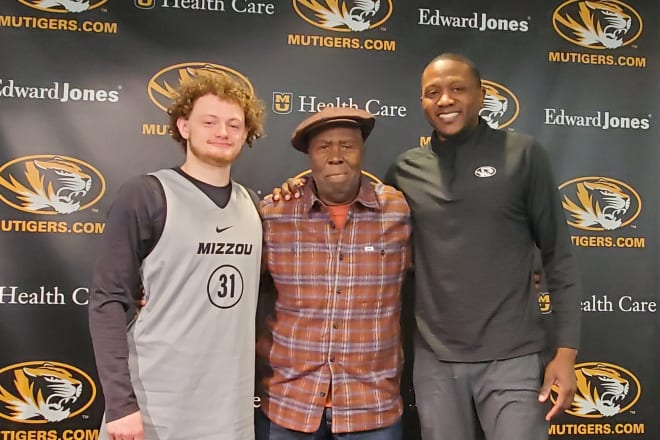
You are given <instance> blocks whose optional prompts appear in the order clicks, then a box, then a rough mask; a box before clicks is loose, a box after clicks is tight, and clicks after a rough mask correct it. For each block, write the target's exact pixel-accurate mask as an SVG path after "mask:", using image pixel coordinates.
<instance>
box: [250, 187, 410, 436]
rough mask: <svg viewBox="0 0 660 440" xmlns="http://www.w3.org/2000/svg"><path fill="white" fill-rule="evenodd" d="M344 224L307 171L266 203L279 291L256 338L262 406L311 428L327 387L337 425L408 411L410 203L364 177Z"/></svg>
mask: <svg viewBox="0 0 660 440" xmlns="http://www.w3.org/2000/svg"><path fill="white" fill-rule="evenodd" d="M348 216H349V217H348V221H347V222H346V225H345V226H344V228H343V229H337V228H335V226H334V224H333V223H332V221H331V219H330V216H329V214H328V212H327V210H326V208H325V206H324V205H323V203H322V202H321V201H320V200H319V199H318V198H317V197H316V196H315V194H314V183H313V181H312V179H309V181H308V183H307V184H306V186H305V187H304V188H303V196H302V197H301V198H300V199H294V200H292V201H288V202H277V203H273V202H272V201H268V200H267V201H264V202H262V218H263V225H264V248H263V249H264V263H263V264H264V265H266V266H267V268H268V271H269V272H270V274H271V276H272V277H273V281H274V284H275V287H276V290H277V294H276V295H277V296H276V300H275V305H274V311H273V312H272V313H271V314H270V315H269V316H268V318H267V319H266V323H265V329H266V330H265V331H264V332H263V334H262V335H261V336H260V337H259V339H258V342H257V357H258V365H259V370H260V372H261V374H260V375H261V376H262V377H261V379H260V384H259V388H261V390H260V391H259V394H260V395H261V399H262V409H263V410H264V412H265V413H266V415H267V416H268V418H269V419H270V420H271V421H273V422H274V423H276V424H278V425H280V426H282V427H284V428H288V429H292V430H296V431H302V432H314V431H316V430H317V429H318V428H319V425H320V422H321V417H322V413H323V409H324V407H325V405H326V402H327V400H328V393H331V401H332V430H333V432H335V433H341V432H359V431H366V430H371V429H378V428H384V427H387V426H390V425H391V424H393V423H395V422H396V421H397V420H398V419H399V418H400V417H401V414H402V401H401V397H400V392H399V383H400V377H401V370H402V365H403V353H402V349H401V338H400V323H399V318H400V312H401V284H402V281H403V277H404V274H405V271H406V270H407V269H408V267H409V266H410V258H411V249H410V240H409V238H410V210H409V208H408V205H407V203H406V201H405V199H404V197H403V195H402V194H401V193H400V192H399V191H397V190H395V189H394V188H392V187H389V186H385V185H382V184H373V183H371V182H369V181H368V180H367V179H366V178H363V179H362V181H361V185H360V190H359V194H358V196H357V198H356V199H355V200H354V201H353V202H352V203H351V205H350V208H349V214H348Z"/></svg>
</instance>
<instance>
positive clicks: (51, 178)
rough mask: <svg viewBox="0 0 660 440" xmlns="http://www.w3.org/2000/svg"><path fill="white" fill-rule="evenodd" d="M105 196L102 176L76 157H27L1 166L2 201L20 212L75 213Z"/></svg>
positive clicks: (0, 192)
mask: <svg viewBox="0 0 660 440" xmlns="http://www.w3.org/2000/svg"><path fill="white" fill-rule="evenodd" d="M103 193H105V179H104V178H103V176H102V175H101V173H99V172H98V171H97V170H96V169H95V168H94V167H92V166H91V165H89V164H87V163H85V162H83V161H81V160H79V159H74V158H73V157H67V156H54V155H39V156H27V157H22V158H18V159H14V160H12V161H10V162H7V163H6V164H4V165H2V166H1V167H0V200H2V201H3V202H5V203H6V204H7V205H9V206H11V207H13V208H16V209H18V210H20V211H25V212H29V213H32V214H71V213H72V212H76V211H80V210H83V209H85V208H88V207H90V206H92V205H93V204H95V203H96V202H97V201H98V200H99V199H100V198H101V197H102V196H103Z"/></svg>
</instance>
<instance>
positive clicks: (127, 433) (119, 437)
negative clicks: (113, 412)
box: [107, 411, 144, 440]
mask: <svg viewBox="0 0 660 440" xmlns="http://www.w3.org/2000/svg"><path fill="white" fill-rule="evenodd" d="M107 430H108V437H110V439H111V440H143V439H144V427H143V425H142V416H141V415H140V411H135V412H134V413H133V414H129V415H127V416H124V417H122V418H121V419H117V420H113V421H112V422H108V423H107Z"/></svg>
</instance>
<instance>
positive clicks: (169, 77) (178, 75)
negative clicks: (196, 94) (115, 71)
mask: <svg viewBox="0 0 660 440" xmlns="http://www.w3.org/2000/svg"><path fill="white" fill-rule="evenodd" d="M200 75H225V76H230V77H231V78H233V79H235V80H237V81H238V82H239V83H240V84H241V85H243V86H244V87H245V88H246V89H248V90H249V91H250V93H252V94H254V87H253V86H252V83H251V82H250V80H249V79H248V78H247V77H246V76H245V75H243V74H242V73H240V72H238V71H236V70H234V69H231V68H229V67H225V66H221V65H219V64H213V63H205V62H190V63H181V64H175V65H173V66H169V67H166V68H164V69H162V70H160V71H158V72H157V73H156V74H155V75H154V76H152V77H151V79H149V83H148V84H147V92H148V94H149V98H150V99H151V101H152V102H153V103H154V104H155V105H156V107H158V108H159V109H161V110H163V111H167V107H168V106H169V104H170V103H171V102H172V100H173V99H174V98H175V97H176V93H177V89H178V87H179V85H180V84H181V83H183V82H186V81H189V80H191V79H192V78H194V77H196V76H200Z"/></svg>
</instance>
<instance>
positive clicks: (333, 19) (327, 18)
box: [293, 0, 392, 32]
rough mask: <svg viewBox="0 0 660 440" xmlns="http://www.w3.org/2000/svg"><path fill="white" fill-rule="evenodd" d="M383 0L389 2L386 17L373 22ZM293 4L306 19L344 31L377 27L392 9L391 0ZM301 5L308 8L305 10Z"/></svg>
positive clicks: (309, 0)
mask: <svg viewBox="0 0 660 440" xmlns="http://www.w3.org/2000/svg"><path fill="white" fill-rule="evenodd" d="M381 1H382V2H387V3H388V7H389V9H388V11H387V14H386V17H385V18H383V19H380V20H379V21H378V22H377V23H373V21H374V19H376V15H377V14H379V12H380V11H381ZM293 4H294V8H295V9H296V12H297V13H298V15H300V16H301V17H302V18H303V19H304V20H305V21H307V22H309V23H311V24H313V25H314V26H318V27H321V28H323V29H328V30H334V31H343V32H361V31H366V30H367V29H371V28H374V27H377V26H379V25H380V24H381V23H384V22H385V21H386V20H387V19H388V18H389V16H390V14H391V11H392V7H391V6H392V5H391V0H352V1H346V0H325V2H320V1H317V0H294V2H293ZM299 5H300V6H304V7H305V8H307V10H306V11H304V12H303V11H302V10H301V9H300V7H299ZM305 12H306V13H307V14H306V13H305ZM308 15H309V17H308ZM379 15H382V14H379Z"/></svg>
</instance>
